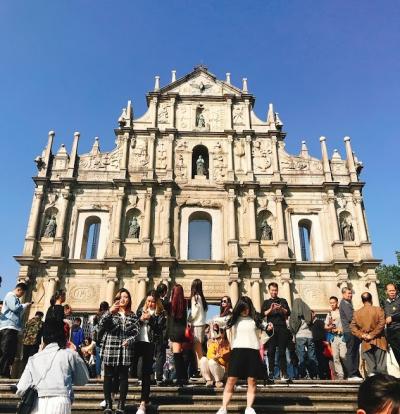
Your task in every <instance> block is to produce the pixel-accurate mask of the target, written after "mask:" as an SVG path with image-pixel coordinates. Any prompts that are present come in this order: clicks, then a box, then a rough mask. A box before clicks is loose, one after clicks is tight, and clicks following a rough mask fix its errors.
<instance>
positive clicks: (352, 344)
mask: <svg viewBox="0 0 400 414" xmlns="http://www.w3.org/2000/svg"><path fill="white" fill-rule="evenodd" d="M343 338H344V341H345V342H346V349H347V352H346V358H345V360H344V365H345V367H346V371H347V376H348V377H361V374H360V371H359V369H358V367H359V366H360V343H361V341H360V340H359V339H358V338H357V337H356V336H354V335H352V334H351V333H345V334H344V337H343Z"/></svg>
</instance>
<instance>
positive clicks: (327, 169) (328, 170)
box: [319, 137, 332, 182]
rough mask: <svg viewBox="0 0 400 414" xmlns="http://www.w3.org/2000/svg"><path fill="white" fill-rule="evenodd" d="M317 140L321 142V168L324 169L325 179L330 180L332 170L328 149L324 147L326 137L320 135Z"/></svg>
mask: <svg viewBox="0 0 400 414" xmlns="http://www.w3.org/2000/svg"><path fill="white" fill-rule="evenodd" d="M319 142H320V143H321V153H322V168H323V171H324V176H325V181H327V182H328V181H332V172H331V167H330V164H329V158H328V149H327V147H326V138H325V137H320V138H319Z"/></svg>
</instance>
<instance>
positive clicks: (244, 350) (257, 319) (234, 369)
mask: <svg viewBox="0 0 400 414" xmlns="http://www.w3.org/2000/svg"><path fill="white" fill-rule="evenodd" d="M265 327H266V324H265V323H263V321H262V318H261V316H260V315H258V314H257V313H256V311H255V310H254V306H253V302H252V301H251V299H250V298H249V297H248V296H242V297H241V298H240V299H239V301H238V302H237V304H236V306H235V308H234V310H233V313H232V317H231V319H230V320H229V322H228V325H227V329H232V331H233V332H232V337H233V341H232V352H231V355H230V360H229V367H228V374H227V376H228V378H227V380H226V384H225V388H224V393H223V400H222V407H221V408H220V409H219V410H218V412H217V414H226V413H227V407H228V404H229V401H230V400H231V398H232V396H233V391H234V387H235V384H236V383H237V381H238V379H239V378H240V379H246V380H247V408H246V410H245V414H255V411H254V409H253V408H252V405H253V403H254V398H255V395H256V389H257V378H264V377H265V366H264V364H263V362H262V359H261V355H260V353H259V351H260V341H259V334H258V329H262V330H265Z"/></svg>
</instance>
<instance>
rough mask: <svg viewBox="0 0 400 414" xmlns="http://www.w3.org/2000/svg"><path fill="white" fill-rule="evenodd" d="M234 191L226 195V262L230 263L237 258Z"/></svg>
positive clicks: (231, 189) (230, 190)
mask: <svg viewBox="0 0 400 414" xmlns="http://www.w3.org/2000/svg"><path fill="white" fill-rule="evenodd" d="M235 200H236V195H235V190H234V189H233V188H230V189H229V193H228V217H227V220H226V221H227V225H228V261H229V262H230V263H232V262H233V261H234V260H236V259H237V257H238V241H237V238H236V213H235Z"/></svg>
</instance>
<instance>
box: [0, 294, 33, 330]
mask: <svg viewBox="0 0 400 414" xmlns="http://www.w3.org/2000/svg"><path fill="white" fill-rule="evenodd" d="M26 307H27V304H26V303H24V304H23V305H22V304H21V302H20V301H19V299H18V298H17V296H16V295H15V293H14V292H8V293H7V295H6V297H5V298H4V302H3V308H2V310H1V314H0V329H2V328H9V329H15V330H16V331H20V330H21V329H22V315H23V314H24V311H25V308H26Z"/></svg>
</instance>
